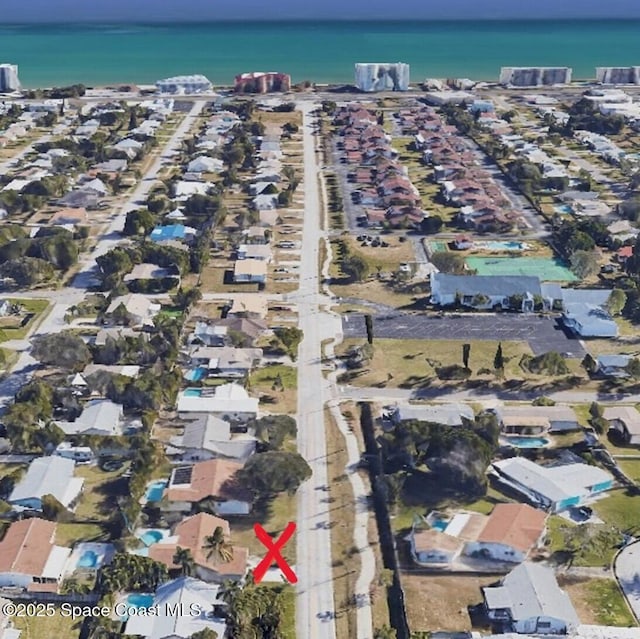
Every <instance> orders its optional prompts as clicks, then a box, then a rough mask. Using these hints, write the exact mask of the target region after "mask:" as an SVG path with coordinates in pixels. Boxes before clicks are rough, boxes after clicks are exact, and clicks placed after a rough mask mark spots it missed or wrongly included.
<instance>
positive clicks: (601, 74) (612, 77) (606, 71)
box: [596, 67, 640, 84]
mask: <svg viewBox="0 0 640 639" xmlns="http://www.w3.org/2000/svg"><path fill="white" fill-rule="evenodd" d="M596 82H599V83H600V84H640V67H596Z"/></svg>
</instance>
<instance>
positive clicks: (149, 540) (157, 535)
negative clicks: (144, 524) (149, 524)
mask: <svg viewBox="0 0 640 639" xmlns="http://www.w3.org/2000/svg"><path fill="white" fill-rule="evenodd" d="M163 537H164V535H163V534H162V531H161V530H147V532H145V533H144V534H142V535H141V536H140V541H141V542H142V543H143V544H144V545H145V546H151V545H152V544H157V543H158V542H159V541H161V540H162V538H163Z"/></svg>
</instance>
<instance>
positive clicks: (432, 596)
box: [401, 573, 498, 632]
mask: <svg viewBox="0 0 640 639" xmlns="http://www.w3.org/2000/svg"><path fill="white" fill-rule="evenodd" d="M497 579H498V577H495V576H494V577H492V576H487V577H467V576H462V575H456V576H453V577H445V576H439V575H415V574H413V575H412V574H406V573H403V574H402V577H401V581H402V587H403V589H404V592H405V599H406V604H407V615H408V618H409V628H410V629H411V631H412V632H417V631H434V630H450V631H453V630H470V629H471V620H470V619H469V614H468V612H467V607H468V606H472V605H475V604H478V603H480V602H481V601H482V591H481V590H480V589H481V588H482V587H483V586H488V585H489V584H491V583H494V582H495V581H497Z"/></svg>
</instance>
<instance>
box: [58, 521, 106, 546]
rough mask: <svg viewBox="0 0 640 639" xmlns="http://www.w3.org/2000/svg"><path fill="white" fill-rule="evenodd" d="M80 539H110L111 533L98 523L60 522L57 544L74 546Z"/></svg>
mask: <svg viewBox="0 0 640 639" xmlns="http://www.w3.org/2000/svg"><path fill="white" fill-rule="evenodd" d="M79 541H109V535H108V533H107V532H106V531H105V530H103V528H102V527H101V526H98V525H97V524H58V526H57V528H56V544H58V545H59V546H73V545H74V544H75V543H77V542H79Z"/></svg>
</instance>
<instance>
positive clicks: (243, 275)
mask: <svg viewBox="0 0 640 639" xmlns="http://www.w3.org/2000/svg"><path fill="white" fill-rule="evenodd" d="M267 248H268V247H267ZM233 281H234V282H236V283H256V282H257V283H259V284H264V282H266V281H267V262H266V261H265V260H252V259H247V260H244V259H243V260H237V261H236V262H235V263H234V265H233Z"/></svg>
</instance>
